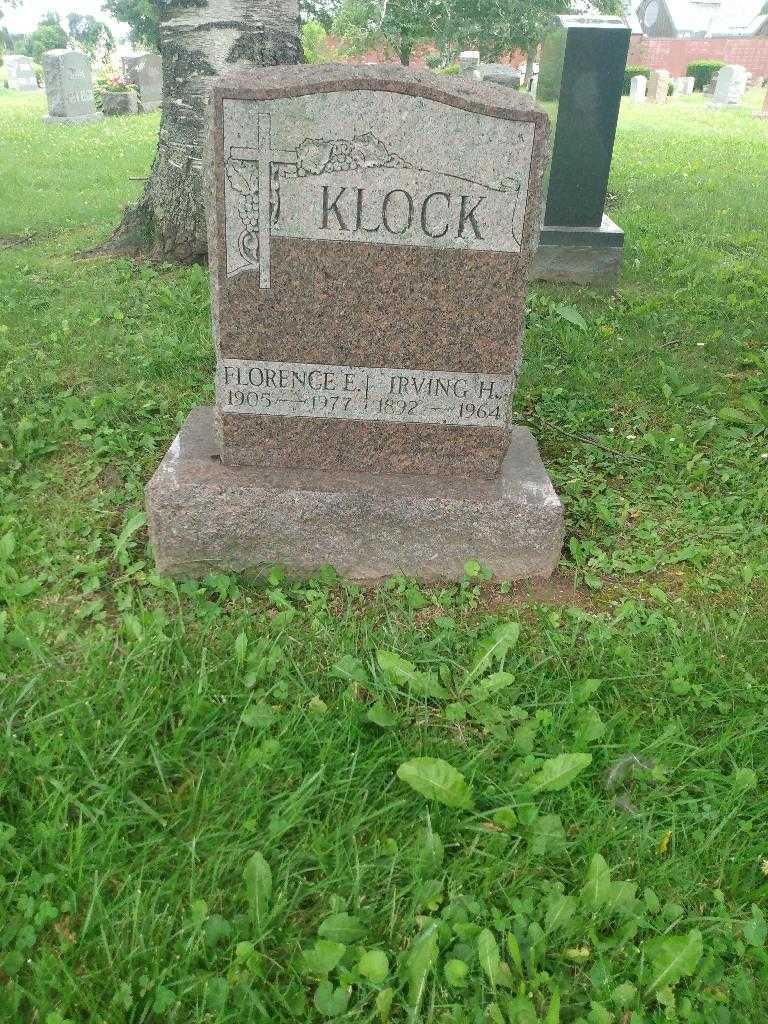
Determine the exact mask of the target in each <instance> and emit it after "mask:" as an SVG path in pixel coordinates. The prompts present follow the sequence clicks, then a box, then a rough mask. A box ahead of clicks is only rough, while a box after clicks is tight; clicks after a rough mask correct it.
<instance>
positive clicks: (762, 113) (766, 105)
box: [755, 92, 768, 118]
mask: <svg viewBox="0 0 768 1024" xmlns="http://www.w3.org/2000/svg"><path fill="white" fill-rule="evenodd" d="M755 117H763V118H768V92H766V94H765V100H764V101H763V109H762V110H758V111H757V113H756V114H755Z"/></svg>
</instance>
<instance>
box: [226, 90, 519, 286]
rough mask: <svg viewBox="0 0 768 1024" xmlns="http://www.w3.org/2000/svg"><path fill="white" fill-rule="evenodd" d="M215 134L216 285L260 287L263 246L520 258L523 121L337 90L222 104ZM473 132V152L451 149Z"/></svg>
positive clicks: (265, 266) (265, 261) (265, 279)
mask: <svg viewBox="0 0 768 1024" xmlns="http://www.w3.org/2000/svg"><path fill="white" fill-rule="evenodd" d="M358 125H359V127H357V126H358ZM427 125H429V126H432V125H434V126H435V129H434V130H435V138H434V139H426V138H425V130H426V126H427ZM310 126H311V127H310ZM423 127H424V130H422V128H423ZM305 130H306V131H307V132H308V133H307V134H304V131H305ZM310 131H311V134H309V132H310ZM223 132H224V167H223V171H224V207H223V209H224V218H223V223H219V224H218V227H219V229H222V228H223V232H224V235H225V239H226V275H227V277H231V276H234V275H236V274H239V273H242V272H243V271H250V270H254V271H258V275H259V281H258V284H259V287H260V288H265V289H266V288H270V287H271V251H272V239H274V238H297V239H313V240H318V241H326V242H345V243H354V244H360V243H364V244H371V243H374V244H376V245H390V246H426V247H429V248H437V249H456V250H460V251H463V252H465V253H467V252H470V251H475V252H504V253H519V252H521V251H522V246H523V238H524V227H525V217H526V210H527V208H528V205H529V196H528V177H529V172H530V167H531V166H532V164H531V161H532V154H533V141H534V136H535V125H534V123H533V122H526V121H518V120H514V121H512V120H507V119H506V118H497V117H495V116H494V115H491V114H480V113H473V112H469V111H464V110H461V109H459V108H454V107H452V106H449V105H445V104H441V103H440V102H438V101H433V100H427V99H424V98H420V97H419V98H417V97H403V96H394V95H392V94H389V93H386V92H383V91H382V92H378V91H371V92H370V93H367V92H366V94H365V96H362V95H358V94H357V93H356V92H350V93H347V92H339V94H338V95H337V96H336V98H335V100H334V102H333V103H329V102H328V100H327V98H326V97H325V96H324V95H323V96H315V95H312V94H310V95H308V96H302V97H292V98H282V99H279V100H277V99H276V100H274V101H272V100H264V101H252V100H244V99H225V100H224V101H223ZM473 132H474V133H475V134H476V135H477V137H478V138H482V140H483V143H482V145H478V146H474V147H471V146H470V147H466V148H463V149H462V148H461V147H459V148H458V149H457V148H456V147H455V145H454V143H455V139H456V137H458V136H462V137H463V136H464V135H466V134H467V133H470V135H471V133H473ZM217 180H220V179H217Z"/></svg>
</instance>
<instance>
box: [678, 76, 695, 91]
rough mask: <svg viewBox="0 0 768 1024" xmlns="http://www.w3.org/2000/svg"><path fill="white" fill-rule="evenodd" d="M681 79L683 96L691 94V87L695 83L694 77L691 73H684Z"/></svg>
mask: <svg viewBox="0 0 768 1024" xmlns="http://www.w3.org/2000/svg"><path fill="white" fill-rule="evenodd" d="M681 81H682V83H683V89H682V92H683V96H693V89H694V86H695V85H696V79H695V78H694V77H693V75H686V76H685V77H684V78H682V79H681Z"/></svg>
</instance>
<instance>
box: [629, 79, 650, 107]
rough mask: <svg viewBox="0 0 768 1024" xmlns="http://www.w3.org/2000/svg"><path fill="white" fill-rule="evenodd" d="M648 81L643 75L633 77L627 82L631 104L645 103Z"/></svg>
mask: <svg viewBox="0 0 768 1024" xmlns="http://www.w3.org/2000/svg"><path fill="white" fill-rule="evenodd" d="M647 89H648V79H647V78H646V77H645V75H635V76H634V78H631V79H630V81H629V98H630V99H631V100H632V102H633V103H645V93H646V91H647Z"/></svg>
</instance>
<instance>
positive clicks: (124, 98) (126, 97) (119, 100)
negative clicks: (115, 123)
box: [101, 89, 139, 117]
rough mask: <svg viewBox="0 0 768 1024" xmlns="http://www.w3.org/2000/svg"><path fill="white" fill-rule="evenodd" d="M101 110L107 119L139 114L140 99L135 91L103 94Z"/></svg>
mask: <svg viewBox="0 0 768 1024" xmlns="http://www.w3.org/2000/svg"><path fill="white" fill-rule="evenodd" d="M101 109H102V110H103V111H104V116H105V117H121V116H125V115H128V114H138V112H139V97H138V96H137V94H136V92H135V90H134V89H129V90H128V91H127V92H106V91H105V92H103V93H102V94H101Z"/></svg>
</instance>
